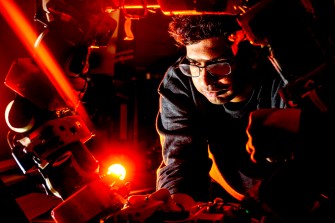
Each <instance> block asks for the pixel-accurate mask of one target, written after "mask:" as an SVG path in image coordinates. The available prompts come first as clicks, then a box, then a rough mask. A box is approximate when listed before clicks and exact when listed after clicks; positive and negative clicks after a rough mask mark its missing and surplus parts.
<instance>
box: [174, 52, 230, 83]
mask: <svg viewBox="0 0 335 223" xmlns="http://www.w3.org/2000/svg"><path fill="white" fill-rule="evenodd" d="M185 59H186V56H184V57H183V58H181V59H180V61H179V62H178V64H177V65H176V66H175V68H178V69H179V70H180V71H181V72H182V74H184V75H185V76H187V77H200V73H201V69H206V71H207V72H208V73H209V74H210V75H211V76H213V77H216V78H218V77H219V78H222V77H224V76H227V75H229V74H230V73H231V66H230V64H229V63H228V62H226V61H225V62H222V61H217V62H213V63H210V64H207V65H205V66H199V65H196V64H185V63H182V62H183V61H184V60H185ZM217 64H225V65H228V66H229V72H228V73H226V74H214V73H212V72H210V71H209V70H208V69H207V67H208V66H211V65H217ZM180 65H186V66H189V67H197V68H198V69H199V72H198V75H192V74H191V72H187V71H186V70H183V69H180ZM189 70H190V68H189Z"/></svg>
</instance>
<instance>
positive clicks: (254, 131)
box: [246, 108, 301, 163]
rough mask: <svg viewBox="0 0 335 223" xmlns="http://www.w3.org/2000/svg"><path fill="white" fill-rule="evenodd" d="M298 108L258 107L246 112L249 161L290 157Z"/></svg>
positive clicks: (296, 136)
mask: <svg viewBox="0 0 335 223" xmlns="http://www.w3.org/2000/svg"><path fill="white" fill-rule="evenodd" d="M300 113H301V110H300V109H294V108H286V109H260V110H257V111H254V112H252V113H251V114H250V116H249V125H248V127H247V135H248V138H249V139H248V142H247V145H246V149H247V152H248V153H249V154H250V158H251V160H252V161H253V162H255V163H257V162H282V161H287V160H288V159H291V158H292V152H293V149H294V147H295V146H296V145H297V143H298V132H299V125H300Z"/></svg>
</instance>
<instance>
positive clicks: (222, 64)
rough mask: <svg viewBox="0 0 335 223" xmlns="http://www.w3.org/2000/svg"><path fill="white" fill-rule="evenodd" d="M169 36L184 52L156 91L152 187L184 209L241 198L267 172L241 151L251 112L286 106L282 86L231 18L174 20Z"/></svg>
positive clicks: (244, 148)
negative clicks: (157, 161)
mask: <svg viewBox="0 0 335 223" xmlns="http://www.w3.org/2000/svg"><path fill="white" fill-rule="evenodd" d="M169 33H170V35H171V36H172V37H173V38H174V39H175V40H176V42H177V44H178V45H179V46H181V47H184V49H185V51H186V55H185V56H183V57H181V58H179V59H178V61H177V62H176V63H175V64H174V65H173V66H171V67H170V68H169V69H168V70H167V72H166V74H165V76H164V78H163V80H162V82H161V84H160V86H159V89H158V92H159V94H160V108H159V112H158V116H157V123H156V125H157V126H156V127H157V131H158V133H159V135H160V139H161V145H162V154H163V161H162V163H161V165H160V167H159V169H158V170H157V190H160V189H164V190H166V189H167V190H168V191H169V192H170V194H171V196H172V198H173V199H174V201H175V202H176V203H178V204H180V205H181V206H183V208H184V209H186V210H190V209H191V208H192V207H193V206H194V205H195V204H196V202H206V201H209V200H211V199H214V198H216V197H222V198H224V199H226V200H227V201H229V200H231V201H237V200H242V199H243V198H244V195H245V193H246V192H247V191H248V190H249V189H250V188H252V187H253V186H254V185H255V184H257V183H258V182H259V180H261V179H262V177H263V176H265V175H266V174H267V173H266V172H265V171H264V168H262V166H261V165H262V164H257V163H256V164H255V163H253V162H252V161H251V159H250V156H249V154H248V153H247V151H246V143H247V134H246V127H247V124H248V117H249V114H250V112H251V111H253V110H257V109H261V108H284V107H285V103H284V102H283V100H282V99H281V97H280V96H279V94H278V91H279V89H280V88H281V87H282V86H283V82H282V80H281V79H280V77H279V75H277V74H276V73H275V71H274V69H272V66H271V65H270V64H269V63H267V59H266V52H264V49H261V48H259V47H256V46H252V45H251V44H250V43H249V42H248V41H247V40H246V38H245V35H244V33H243V31H242V30H241V28H240V27H239V25H238V23H237V21H236V18H235V17H234V16H228V15H225V16H222V15H221V16H220V15H201V16H195V15H194V16H175V17H173V20H172V22H171V23H170V25H169ZM266 170H267V171H269V172H271V170H269V169H268V168H267V169H266ZM218 185H220V186H218ZM222 188H223V189H224V190H221V189H222Z"/></svg>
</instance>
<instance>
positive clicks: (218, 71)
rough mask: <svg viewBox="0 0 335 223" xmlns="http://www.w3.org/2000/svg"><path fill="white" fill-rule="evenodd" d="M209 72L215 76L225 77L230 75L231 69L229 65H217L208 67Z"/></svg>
mask: <svg viewBox="0 0 335 223" xmlns="http://www.w3.org/2000/svg"><path fill="white" fill-rule="evenodd" d="M206 69H207V71H208V72H209V73H211V74H212V75H215V76H225V75H228V74H230V72H231V68H230V65H229V63H226V62H224V63H215V64H210V65H208V66H207V67H206Z"/></svg>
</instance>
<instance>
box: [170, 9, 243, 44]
mask: <svg viewBox="0 0 335 223" xmlns="http://www.w3.org/2000/svg"><path fill="white" fill-rule="evenodd" d="M239 29H241V27H240V26H239V25H238V22H237V18H236V16H232V15H187V16H186V15H176V16H173V17H172V21H171V22H170V23H169V27H168V32H169V34H170V36H171V37H173V38H174V39H175V41H176V42H177V45H178V46H185V45H189V44H194V43H197V42H199V41H200V40H203V39H208V38H211V37H220V36H228V35H230V34H231V33H233V32H235V31H236V30H239Z"/></svg>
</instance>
